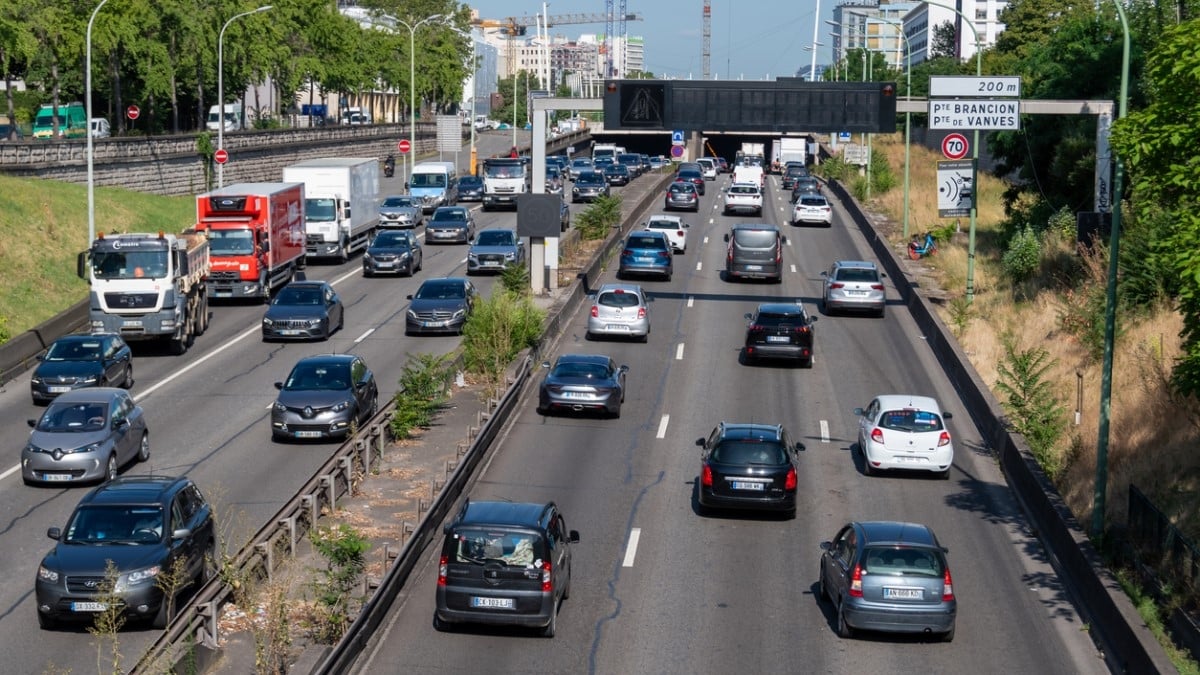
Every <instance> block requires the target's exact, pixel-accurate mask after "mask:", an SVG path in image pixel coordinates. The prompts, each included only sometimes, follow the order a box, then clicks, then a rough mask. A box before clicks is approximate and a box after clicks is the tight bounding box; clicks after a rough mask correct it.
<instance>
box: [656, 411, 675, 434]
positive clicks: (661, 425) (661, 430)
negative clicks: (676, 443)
mask: <svg viewBox="0 0 1200 675" xmlns="http://www.w3.org/2000/svg"><path fill="white" fill-rule="evenodd" d="M670 421H671V416H670V415H663V416H662V419H661V420H659V422H658V434H656V435H655V436H654V437H655V438H666V437H667V424H668V423H669V422H670Z"/></svg>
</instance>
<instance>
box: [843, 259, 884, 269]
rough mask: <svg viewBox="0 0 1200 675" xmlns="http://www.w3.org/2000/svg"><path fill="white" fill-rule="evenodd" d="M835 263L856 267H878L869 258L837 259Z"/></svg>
mask: <svg viewBox="0 0 1200 675" xmlns="http://www.w3.org/2000/svg"><path fill="white" fill-rule="evenodd" d="M833 264H834V265H836V266H838V267H853V268H856V269H872V270H873V269H876V267H877V266H876V265H875V263H873V262H871V261H869V260H835V261H834V263H833Z"/></svg>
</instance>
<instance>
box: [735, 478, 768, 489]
mask: <svg viewBox="0 0 1200 675" xmlns="http://www.w3.org/2000/svg"><path fill="white" fill-rule="evenodd" d="M732 485H733V489H734V490H750V491H754V492H762V491H763V488H764V487H765V486H764V485H763V484H762V483H753V482H748V481H742V480H735V481H733V483H732Z"/></svg>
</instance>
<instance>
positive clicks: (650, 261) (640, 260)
mask: <svg viewBox="0 0 1200 675" xmlns="http://www.w3.org/2000/svg"><path fill="white" fill-rule="evenodd" d="M634 260H636V261H638V262H640V263H642V264H645V265H649V264H650V263H653V262H654V258H634Z"/></svg>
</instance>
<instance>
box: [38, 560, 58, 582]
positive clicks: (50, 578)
mask: <svg viewBox="0 0 1200 675" xmlns="http://www.w3.org/2000/svg"><path fill="white" fill-rule="evenodd" d="M38 579H40V580H42V581H45V582H48V583H51V584H57V583H58V571H57V570H52V569H50V568H49V567H46V566H45V565H38Z"/></svg>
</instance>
